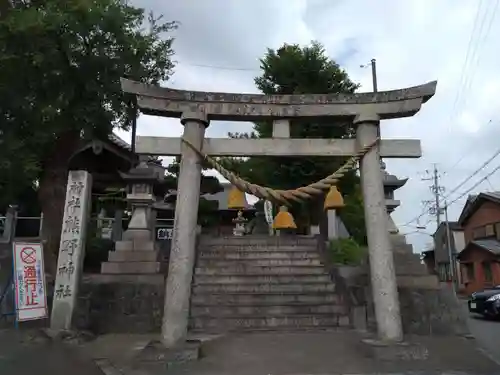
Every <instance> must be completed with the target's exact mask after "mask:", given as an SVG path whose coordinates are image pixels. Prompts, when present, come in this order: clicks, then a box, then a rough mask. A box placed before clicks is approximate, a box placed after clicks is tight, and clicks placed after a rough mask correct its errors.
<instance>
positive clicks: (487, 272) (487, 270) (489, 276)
mask: <svg viewBox="0 0 500 375" xmlns="http://www.w3.org/2000/svg"><path fill="white" fill-rule="evenodd" d="M483 273H484V281H486V282H489V283H491V282H493V273H492V272H491V263H490V262H483Z"/></svg>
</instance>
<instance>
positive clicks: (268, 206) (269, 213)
mask: <svg viewBox="0 0 500 375" xmlns="http://www.w3.org/2000/svg"><path fill="white" fill-rule="evenodd" d="M264 213H265V214H266V221H267V223H268V224H269V225H272V223H273V220H274V219H273V204H272V203H271V201H265V202H264Z"/></svg>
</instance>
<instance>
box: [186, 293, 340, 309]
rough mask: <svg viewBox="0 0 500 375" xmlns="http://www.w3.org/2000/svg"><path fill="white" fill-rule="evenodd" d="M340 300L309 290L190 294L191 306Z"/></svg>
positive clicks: (314, 302) (311, 302)
mask: <svg viewBox="0 0 500 375" xmlns="http://www.w3.org/2000/svg"><path fill="white" fill-rule="evenodd" d="M339 302H340V299H339V296H338V295H337V294H335V293H333V292H332V291H320V292H318V291H311V292H307V294H304V293H303V292H283V291H281V292H274V293H273V292H264V293H243V292H239V293H234V292H232V293H230V292H220V293H206V294H193V295H192V296H191V304H192V306H197V305H216V304H218V305H227V304H237V305H240V306H242V305H252V306H253V305H258V304H274V305H285V304H292V303H308V304H320V303H333V304H338V303H339Z"/></svg>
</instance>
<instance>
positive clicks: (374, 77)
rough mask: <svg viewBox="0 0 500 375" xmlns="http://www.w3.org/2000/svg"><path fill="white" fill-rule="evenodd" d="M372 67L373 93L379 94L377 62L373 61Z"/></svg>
mask: <svg viewBox="0 0 500 375" xmlns="http://www.w3.org/2000/svg"><path fill="white" fill-rule="evenodd" d="M371 66H372V81H373V92H377V91H378V87H377V60H375V59H372V60H371Z"/></svg>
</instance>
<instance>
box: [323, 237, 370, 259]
mask: <svg viewBox="0 0 500 375" xmlns="http://www.w3.org/2000/svg"><path fill="white" fill-rule="evenodd" d="M365 256H366V250H365V249H364V248H363V247H361V246H360V245H359V244H358V243H357V242H356V241H355V240H354V239H352V238H341V239H337V240H331V241H329V243H328V258H329V261H330V262H332V263H334V264H345V265H359V264H361V263H362V262H363V260H364V258H365Z"/></svg>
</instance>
